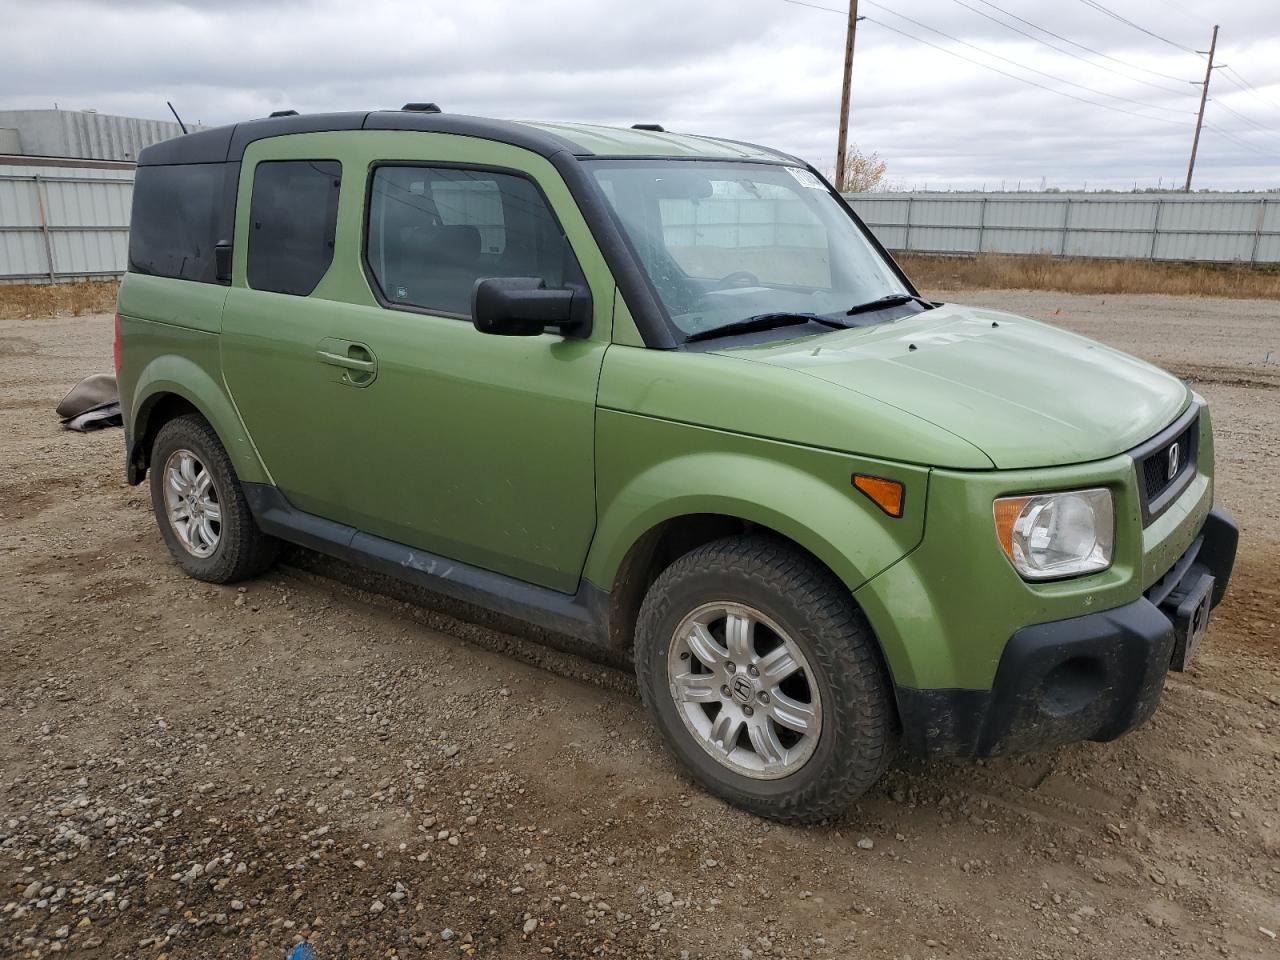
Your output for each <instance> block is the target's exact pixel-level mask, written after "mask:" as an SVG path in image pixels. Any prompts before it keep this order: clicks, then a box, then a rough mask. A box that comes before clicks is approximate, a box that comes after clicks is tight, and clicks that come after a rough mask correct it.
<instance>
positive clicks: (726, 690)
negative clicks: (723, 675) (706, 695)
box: [720, 683, 729, 699]
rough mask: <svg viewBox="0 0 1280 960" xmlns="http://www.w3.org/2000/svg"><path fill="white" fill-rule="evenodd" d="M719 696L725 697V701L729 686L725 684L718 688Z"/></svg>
mask: <svg viewBox="0 0 1280 960" xmlns="http://www.w3.org/2000/svg"><path fill="white" fill-rule="evenodd" d="M720 696H722V697H725V698H726V699H727V698H728V697H729V685H728V684H727V683H726V684H725V685H724V686H723V687H721V688H720Z"/></svg>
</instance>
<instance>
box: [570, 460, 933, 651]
mask: <svg viewBox="0 0 1280 960" xmlns="http://www.w3.org/2000/svg"><path fill="white" fill-rule="evenodd" d="M833 456H838V455H834V454H833ZM851 462H854V463H856V460H852V458H851ZM918 473H919V477H920V479H921V480H922V481H923V482H918V483H913V484H910V485H909V486H908V494H907V495H908V497H909V501H908V510H907V515H908V516H911V515H914V516H915V517H917V518H918V519H917V521H916V523H915V524H914V525H912V526H904V527H902V528H895V527H893V526H891V525H889V524H887V523H886V522H885V520H883V519H881V518H880V517H879V516H877V515H876V514H875V513H874V511H876V510H877V509H878V508H876V507H875V506H874V505H872V504H871V502H870V501H868V500H866V499H865V498H862V497H861V496H860V495H857V494H855V493H853V492H852V491H851V490H849V489H847V488H843V487H836V486H834V485H832V484H831V483H829V482H827V481H826V480H824V479H823V478H821V477H818V476H815V475H814V474H813V473H810V472H807V471H805V470H802V469H800V468H798V467H795V466H792V465H789V464H785V463H781V462H778V461H774V460H766V459H761V458H758V457H750V456H746V455H743V454H738V453H727V452H723V451H720V452H717V451H706V452H698V453H689V454H686V455H683V456H679V457H674V458H671V459H667V460H663V461H660V462H659V463H656V464H654V465H653V466H651V467H650V468H649V469H647V470H644V471H643V472H641V473H640V474H638V475H636V476H635V477H633V478H631V479H630V481H629V482H627V483H626V484H625V485H624V486H623V487H622V488H621V489H620V490H619V491H618V492H617V493H616V495H615V496H613V497H612V498H611V499H610V500H609V502H608V503H602V504H601V513H600V516H599V518H598V522H597V526H596V535H595V537H594V538H593V540H592V546H591V550H590V552H589V553H588V556H587V562H586V566H585V569H584V571H583V573H584V577H585V579H586V580H587V581H588V582H590V583H591V584H592V585H594V586H595V587H596V588H597V589H600V590H603V591H604V592H606V593H609V592H611V591H612V589H613V587H614V584H615V583H616V578H617V577H618V574H619V572H620V571H621V570H622V567H623V564H624V562H625V561H626V558H627V557H628V555H629V554H630V552H631V550H632V548H633V547H634V546H635V545H636V544H638V543H640V542H641V541H642V540H643V539H644V538H645V537H646V536H647V535H649V534H650V533H651V532H652V531H653V530H654V529H655V528H657V527H659V526H661V525H662V524H664V523H666V522H668V521H671V520H674V519H678V518H680V517H685V516H691V515H700V514H715V515H721V516H727V517H733V518H735V519H738V520H743V521H747V522H749V523H752V524H756V525H758V526H761V527H764V528H766V529H768V530H770V531H772V532H774V533H777V534H779V535H781V536H784V537H787V538H788V539H790V540H791V541H793V542H794V543H796V544H797V545H799V546H800V547H801V548H803V549H804V550H806V551H808V552H809V553H810V554H812V555H813V556H814V557H815V558H817V560H818V561H819V562H821V563H823V564H824V565H825V566H826V567H827V568H828V569H829V570H831V572H832V573H833V574H834V575H835V576H836V577H837V578H838V579H839V580H840V581H841V582H842V583H843V584H844V586H845V587H846V589H848V591H849V594H850V596H851V597H853V594H854V592H855V591H856V590H858V589H859V588H860V587H862V586H864V585H865V584H866V583H868V582H869V581H870V580H871V579H872V578H874V577H875V576H876V575H877V574H879V573H881V572H882V571H884V570H885V569H887V568H888V567H890V566H892V565H893V564H895V563H897V562H898V561H899V560H901V559H902V557H904V556H906V555H907V554H908V553H910V552H911V551H912V550H913V549H914V548H915V547H916V546H917V545H918V544H919V543H920V540H921V539H922V538H923V535H924V522H923V521H924V504H925V499H926V495H927V476H928V471H926V470H923V469H921V470H919V471H918ZM690 476H702V477H714V478H716V480H717V486H718V489H716V490H714V491H711V490H705V489H704V490H703V491H702V492H696V493H684V492H681V493H678V494H677V495H675V496H669V495H668V492H669V491H682V490H685V489H687V486H688V484H687V482H682V481H687V478H688V477H690ZM846 476H847V475H846ZM846 482H847V481H846ZM899 522H901V521H893V523H895V524H896V523H899ZM855 602H857V601H856V598H855ZM863 612H864V613H865V614H866V615H867V616H868V619H869V620H870V621H871V625H872V628H873V629H874V630H876V634H877V638H879V637H880V636H881V631H880V630H878V629H876V619H878V617H879V616H882V615H884V612H883V610H877V611H876V613H877V616H875V617H873V616H872V614H871V612H870V611H866V610H864V611H863ZM885 635H886V636H889V637H894V638H896V637H897V636H898V633H897V631H885ZM881 647H882V650H883V652H884V655H885V660H886V663H887V665H888V667H889V670H890V672H891V673H894V672H895V667H896V666H898V665H902V666H903V667H904V668H906V671H907V672H910V667H909V666H908V664H909V662H910V657H909V655H908V653H907V651H906V650H905V649H901V648H900V647H899V645H898V644H896V643H894V642H893V641H892V640H891V641H890V642H889V643H885V642H884V641H881Z"/></svg>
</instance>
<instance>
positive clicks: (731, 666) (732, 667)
mask: <svg viewBox="0 0 1280 960" xmlns="http://www.w3.org/2000/svg"><path fill="white" fill-rule="evenodd" d="M724 669H725V671H726V672H728V673H737V671H738V666H737V664H735V663H734V662H733V661H732V660H730V661H729V662H728V663H726V664H725V665H724Z"/></svg>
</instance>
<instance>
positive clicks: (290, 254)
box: [246, 160, 342, 297]
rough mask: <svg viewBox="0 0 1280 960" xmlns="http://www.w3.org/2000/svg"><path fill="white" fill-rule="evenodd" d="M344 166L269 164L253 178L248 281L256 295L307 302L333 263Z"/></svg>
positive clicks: (307, 162)
mask: <svg viewBox="0 0 1280 960" xmlns="http://www.w3.org/2000/svg"><path fill="white" fill-rule="evenodd" d="M341 186H342V164H341V163H339V162H338V161H337V160H268V161H265V162H263V163H260V164H258V166H257V168H256V169H255V170H254V174H253V197H252V200H251V201H250V205H249V251H248V255H247V270H246V278H247V280H248V282H249V286H250V287H252V288H253V289H254V290H267V291H270V292H272V293H287V294H291V295H293V296H298V297H305V296H307V295H308V294H310V293H311V292H312V291H313V290H315V288H316V284H318V283H319V282H320V278H321V277H323V276H324V275H325V272H326V271H328V269H329V264H331V263H332V262H333V244H334V236H335V233H336V231H337V222H338V192H339V190H340V189H341Z"/></svg>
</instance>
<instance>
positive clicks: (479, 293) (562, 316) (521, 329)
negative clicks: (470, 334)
mask: <svg viewBox="0 0 1280 960" xmlns="http://www.w3.org/2000/svg"><path fill="white" fill-rule="evenodd" d="M471 323H472V324H473V325H474V326H475V328H476V329H477V330H479V331H480V332H481V333H493V334H497V335H498V336H502V337H536V336H537V335H538V334H540V333H542V332H543V331H545V330H546V328H547V327H558V328H559V329H560V332H561V333H562V334H563V335H565V336H573V337H585V336H586V335H587V334H589V333H590V332H591V295H590V294H589V293H588V292H587V289H586V287H585V286H573V287H558V288H548V287H547V284H546V281H544V280H542V279H541V278H540V277H489V278H487V279H483V280H477V281H476V285H475V289H473V290H472V291H471Z"/></svg>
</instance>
